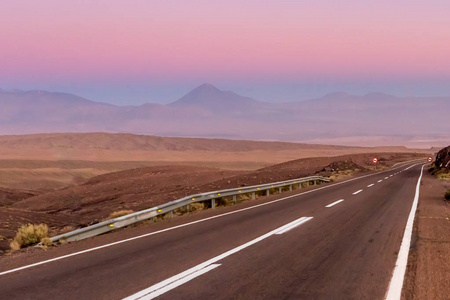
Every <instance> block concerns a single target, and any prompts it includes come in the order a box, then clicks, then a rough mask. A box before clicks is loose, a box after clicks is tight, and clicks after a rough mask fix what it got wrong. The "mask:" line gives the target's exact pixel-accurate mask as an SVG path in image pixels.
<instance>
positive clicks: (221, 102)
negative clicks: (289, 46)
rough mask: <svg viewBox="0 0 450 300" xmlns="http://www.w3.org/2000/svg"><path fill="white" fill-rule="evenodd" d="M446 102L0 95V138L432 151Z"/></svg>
mask: <svg viewBox="0 0 450 300" xmlns="http://www.w3.org/2000/svg"><path fill="white" fill-rule="evenodd" d="M448 111H450V97H395V96H391V95H386V94H381V93H371V94H367V95H364V96H355V95H349V94H346V93H334V94H329V95H326V96H324V97H322V98H318V99H312V100H307V101H299V102H290V103H267V102H263V101H258V100H255V99H252V98H249V97H244V96H241V95H238V94H236V93H234V92H231V91H221V90H219V89H217V88H216V87H214V86H213V85H211V84H203V85H201V86H199V87H197V88H195V89H194V90H192V91H191V92H189V93H188V94H186V95H185V96H183V97H182V98H180V99H179V100H177V101H175V102H173V103H170V104H168V105H162V104H155V103H147V104H144V105H140V106H116V105H111V104H106V103H100V102H94V101H91V100H87V99H84V98H81V97H78V96H75V95H72V94H66V93H57V92H47V91H19V90H13V91H6V90H1V89H0V135H11V134H30V133H44V132H45V133H53V132H110V133H118V132H121V133H136V134H149V135H159V136H179V137H207V138H229V139H251V140H278V141H294V142H314V143H329V144H342V145H364V146H376V145H406V146H419V147H431V146H436V145H441V144H442V145H445V144H447V143H448V141H450V131H449V129H450V118H448V117H445V115H446V112H448Z"/></svg>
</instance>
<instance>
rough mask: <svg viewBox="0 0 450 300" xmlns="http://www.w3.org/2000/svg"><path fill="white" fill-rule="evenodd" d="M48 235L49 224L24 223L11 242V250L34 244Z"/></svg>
mask: <svg viewBox="0 0 450 300" xmlns="http://www.w3.org/2000/svg"><path fill="white" fill-rule="evenodd" d="M46 237H48V226H47V225H45V224H39V225H33V224H28V225H22V226H21V227H20V228H19V229H18V230H17V233H16V236H15V237H14V240H13V241H12V242H11V243H10V247H11V250H13V251H14V250H19V249H20V248H22V247H26V246H29V245H33V244H36V243H39V242H40V241H42V239H44V238H46Z"/></svg>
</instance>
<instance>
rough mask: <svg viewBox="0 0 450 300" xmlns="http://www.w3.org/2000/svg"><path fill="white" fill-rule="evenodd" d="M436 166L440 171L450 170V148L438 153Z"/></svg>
mask: <svg viewBox="0 0 450 300" xmlns="http://www.w3.org/2000/svg"><path fill="white" fill-rule="evenodd" d="M435 166H436V167H438V168H439V169H445V170H450V146H448V147H445V148H443V149H441V150H440V151H439V152H438V153H437V155H436V160H435Z"/></svg>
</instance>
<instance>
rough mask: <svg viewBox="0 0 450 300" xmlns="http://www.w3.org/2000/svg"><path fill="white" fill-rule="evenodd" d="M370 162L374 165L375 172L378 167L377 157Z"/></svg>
mask: <svg viewBox="0 0 450 300" xmlns="http://www.w3.org/2000/svg"><path fill="white" fill-rule="evenodd" d="M372 162H373V163H374V164H375V170H376V169H377V165H378V158H377V157H374V158H372Z"/></svg>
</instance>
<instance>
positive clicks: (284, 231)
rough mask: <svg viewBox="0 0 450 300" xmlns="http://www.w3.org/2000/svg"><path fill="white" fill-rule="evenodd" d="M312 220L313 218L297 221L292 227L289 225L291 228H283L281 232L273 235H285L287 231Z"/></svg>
mask: <svg viewBox="0 0 450 300" xmlns="http://www.w3.org/2000/svg"><path fill="white" fill-rule="evenodd" d="M312 218H313V217H308V218H304V219H303V220H301V221H299V222H296V223H295V224H293V225H291V226H289V227H286V228H284V229H283V230H280V231H278V232H276V233H275V234H283V233H286V232H288V231H290V230H292V229H294V228H296V227H298V226H300V225H302V224H303V223H306V222H308V221H309V220H311V219H312Z"/></svg>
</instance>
